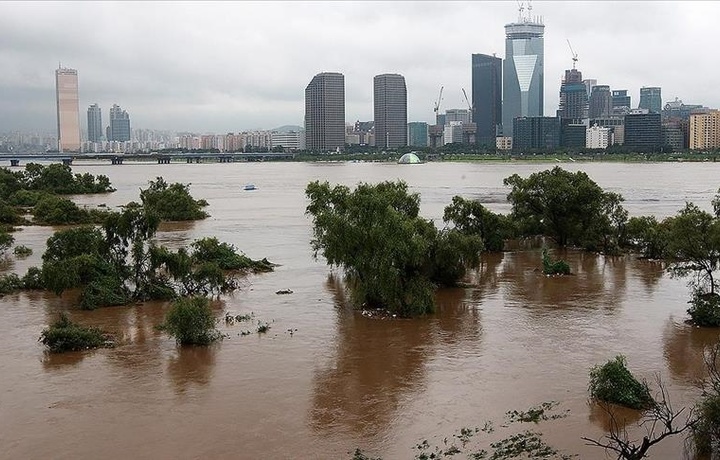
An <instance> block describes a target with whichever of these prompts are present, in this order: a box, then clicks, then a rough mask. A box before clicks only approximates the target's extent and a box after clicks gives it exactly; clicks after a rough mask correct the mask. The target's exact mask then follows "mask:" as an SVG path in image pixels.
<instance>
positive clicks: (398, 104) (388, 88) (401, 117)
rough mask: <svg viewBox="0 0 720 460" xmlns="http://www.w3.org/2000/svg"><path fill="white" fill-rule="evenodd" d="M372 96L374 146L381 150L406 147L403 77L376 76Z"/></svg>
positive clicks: (392, 75)
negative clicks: (381, 148)
mask: <svg viewBox="0 0 720 460" xmlns="http://www.w3.org/2000/svg"><path fill="white" fill-rule="evenodd" d="M373 94H374V98H373V101H374V113H375V145H376V146H378V147H383V148H395V147H403V146H406V145H408V141H407V129H408V127H407V87H406V86H405V77H403V76H402V75H398V74H395V73H386V74H382V75H376V76H375V78H374V80H373Z"/></svg>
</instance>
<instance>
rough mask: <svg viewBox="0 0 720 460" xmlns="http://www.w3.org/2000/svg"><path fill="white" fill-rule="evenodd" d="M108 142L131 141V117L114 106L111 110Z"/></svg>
mask: <svg viewBox="0 0 720 460" xmlns="http://www.w3.org/2000/svg"><path fill="white" fill-rule="evenodd" d="M109 134H110V135H109V136H108V140H109V141H111V142H126V141H129V140H130V115H128V113H127V112H126V111H125V110H123V109H122V108H120V106H118V105H117V104H113V106H112V108H111V109H110V130H109Z"/></svg>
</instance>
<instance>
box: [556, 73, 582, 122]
mask: <svg viewBox="0 0 720 460" xmlns="http://www.w3.org/2000/svg"><path fill="white" fill-rule="evenodd" d="M558 116H559V117H560V118H564V119H570V120H573V122H575V123H579V122H580V120H583V119H585V118H587V117H588V97H587V91H586V90H585V84H584V83H583V79H582V72H580V71H579V70H577V69H570V70H566V71H565V78H563V81H562V84H561V85H560V108H559V110H558Z"/></svg>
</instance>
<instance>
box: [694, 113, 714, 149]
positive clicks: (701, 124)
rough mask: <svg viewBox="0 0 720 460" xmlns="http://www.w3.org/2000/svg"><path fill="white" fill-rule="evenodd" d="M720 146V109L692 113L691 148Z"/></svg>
mask: <svg viewBox="0 0 720 460" xmlns="http://www.w3.org/2000/svg"><path fill="white" fill-rule="evenodd" d="M719 147H720V110H708V111H706V113H698V114H693V115H690V148H691V149H693V150H706V149H716V148H719Z"/></svg>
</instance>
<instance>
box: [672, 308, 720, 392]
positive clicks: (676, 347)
mask: <svg viewBox="0 0 720 460" xmlns="http://www.w3.org/2000/svg"><path fill="white" fill-rule="evenodd" d="M719 340H720V329H718V328H710V327H694V326H691V325H689V324H684V323H677V322H675V321H672V320H668V321H667V324H666V326H665V330H664V331H663V356H664V357H665V360H666V361H667V366H668V368H669V369H670V372H671V373H672V375H673V377H675V378H678V379H682V380H684V381H686V382H687V383H689V384H698V383H699V382H700V381H701V380H702V379H704V378H705V377H707V371H706V369H705V361H704V356H705V353H706V352H708V351H710V349H711V348H712V347H713V346H714V345H716V344H717V343H718V341H719Z"/></svg>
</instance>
